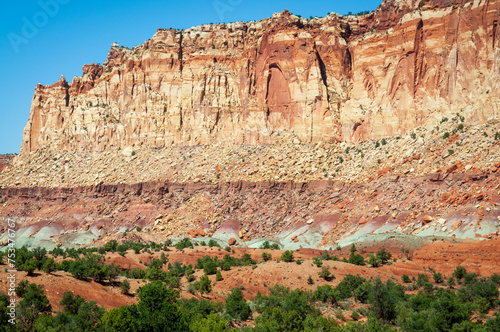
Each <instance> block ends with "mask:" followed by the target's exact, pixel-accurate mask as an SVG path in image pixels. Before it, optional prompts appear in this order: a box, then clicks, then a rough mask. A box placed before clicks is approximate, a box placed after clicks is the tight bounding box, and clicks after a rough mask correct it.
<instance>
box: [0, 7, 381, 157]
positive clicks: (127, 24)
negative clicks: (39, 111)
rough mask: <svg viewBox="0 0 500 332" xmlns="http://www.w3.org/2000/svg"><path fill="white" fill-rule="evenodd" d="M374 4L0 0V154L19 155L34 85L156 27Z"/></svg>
mask: <svg viewBox="0 0 500 332" xmlns="http://www.w3.org/2000/svg"><path fill="white" fill-rule="evenodd" d="M380 2H381V1H380V0H361V1H314V0H307V1H304V0H298V1H295V0H288V1H281V0H273V1H270V0H267V1H250V0H204V1H202V0H193V1H168V0H163V1H153V0H142V1H131V0H121V1H106V0H99V1H97V0H40V1H38V0H35V1H32V0H23V1H4V3H2V11H1V13H0V70H1V71H0V72H1V73H2V77H1V79H0V154H4V153H11V152H19V149H20V146H21V140H22V132H23V129H24V126H25V125H26V122H27V120H28V116H29V110H30V105H31V99H32V97H33V92H34V89H35V86H36V84H37V83H41V84H44V85H46V84H52V83H54V82H56V81H58V80H59V78H60V76H61V74H63V75H64V76H65V77H66V79H67V80H68V81H69V82H71V80H72V79H73V77H74V76H81V74H82V66H83V65H84V64H87V63H93V62H95V63H103V62H104V61H105V60H106V57H107V54H108V51H109V48H110V47H111V43H113V42H117V43H118V44H119V45H124V46H128V47H131V46H135V45H139V44H141V43H143V42H144V41H145V40H146V39H149V38H151V36H152V35H153V34H154V33H155V32H156V29H157V28H176V29H185V28H190V27H192V26H197V25H200V24H204V23H220V22H235V21H251V20H260V19H263V18H265V17H269V16H271V15H272V13H274V12H281V11H283V10H284V9H285V8H286V9H288V10H290V12H292V13H294V14H299V15H302V16H303V17H309V16H325V15H326V14H327V13H329V12H332V11H333V12H335V13H339V14H347V13H348V12H349V11H351V12H353V13H357V12H359V11H364V10H369V11H372V10H374V9H375V8H377V7H378V5H379V4H380Z"/></svg>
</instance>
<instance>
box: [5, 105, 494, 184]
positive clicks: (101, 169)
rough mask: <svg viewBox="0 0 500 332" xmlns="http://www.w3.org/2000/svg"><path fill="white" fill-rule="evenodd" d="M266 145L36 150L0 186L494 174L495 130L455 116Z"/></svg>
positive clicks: (276, 139) (284, 138)
mask: <svg viewBox="0 0 500 332" xmlns="http://www.w3.org/2000/svg"><path fill="white" fill-rule="evenodd" d="M272 141H273V144H269V145H257V146H254V145H233V144H224V143H216V144H212V145H206V146H195V147H169V148H164V149H149V148H138V149H131V148H126V149H123V150H120V149H115V150H107V151H104V152H100V153H95V152H94V153H69V152H64V151H59V152H53V151H50V150H38V152H32V153H31V154H25V155H21V156H17V157H16V158H15V160H14V161H13V167H10V168H9V169H7V170H5V171H4V172H2V173H1V174H0V187H4V188H5V187H37V186H38V187H79V186H93V185H97V184H99V183H105V184H123V183H125V184H134V183H142V182H155V181H166V182H179V183H198V182H199V183H207V184H210V183H212V184H214V183H226V182H237V181H246V182H272V181H277V182H310V181H315V180H335V181H342V182H346V183H353V182H362V181H367V180H372V179H376V178H378V177H380V176H398V175H409V176H410V177H421V176H425V175H426V174H429V173H443V174H447V173H455V172H491V173H495V172H497V171H498V169H499V168H500V123H499V122H498V121H493V120H492V121H489V122H488V123H486V124H483V125H476V126H470V125H469V120H468V119H466V118H465V117H464V115H462V113H461V112H458V113H457V114H455V115H453V116H452V117H450V118H446V117H443V118H442V119H441V120H440V123H439V124H438V125H437V126H429V127H427V128H426V127H419V128H416V129H415V130H414V131H413V132H412V133H411V134H406V135H401V136H395V137H392V138H389V137H387V138H382V139H378V140H367V141H363V142H358V143H322V142H321V143H317V144H304V143H300V141H298V140H297V139H296V138H294V137H290V136H289V135H286V134H283V133H282V134H279V133H278V134H276V135H274V136H273V137H272Z"/></svg>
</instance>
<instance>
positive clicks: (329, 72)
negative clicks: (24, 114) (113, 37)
mask: <svg viewBox="0 0 500 332" xmlns="http://www.w3.org/2000/svg"><path fill="white" fill-rule="evenodd" d="M499 9H500V1H499V0H492V1H464V2H461V1H453V0H451V1H442V0H441V1H440V0H432V1H410V0H401V1H398V0H387V1H384V2H383V3H382V4H381V6H380V7H379V8H378V9H377V10H376V11H375V12H373V13H370V14H367V15H364V16H340V15H337V14H330V15H328V16H326V17H324V18H315V19H312V20H307V19H304V18H300V17H297V16H295V15H292V14H290V13H289V12H288V11H284V12H282V13H280V14H274V15H273V16H272V17H271V18H268V19H264V20H262V21H259V22H249V23H242V22H239V23H231V24H217V25H203V26H199V27H194V28H191V29H187V30H183V31H177V30H170V29H159V30H158V31H157V33H156V34H155V35H154V36H153V37H152V38H151V39H150V40H148V41H146V42H145V43H144V44H142V45H139V46H136V47H133V48H132V49H128V48H125V47H119V46H118V45H116V44H113V46H112V47H111V50H110V51H109V54H108V59H107V61H106V62H105V63H104V64H103V65H102V66H101V65H98V64H91V65H85V66H84V67H83V76H82V77H75V78H74V79H73V81H72V83H69V84H68V83H67V82H66V80H65V79H64V77H61V80H60V81H59V82H57V83H55V84H53V85H51V86H42V85H38V86H37V87H36V90H35V95H34V97H33V101H32V106H31V111H30V117H29V121H28V124H27V126H26V128H25V130H24V135H23V143H22V147H21V153H22V154H26V153H29V152H32V151H35V150H37V149H39V148H49V149H63V150H68V151H79V152H92V151H103V150H106V149H109V148H113V149H118V148H119V147H120V148H125V147H128V146H146V147H150V148H162V147H166V146H173V145H199V144H208V143H214V142H217V141H224V142H232V143H236V144H262V143H268V142H269V137H270V136H271V135H272V134H276V133H280V132H287V133H290V134H292V135H294V137H296V138H297V139H299V140H301V141H303V142H318V141H327V142H335V141H357V140H360V139H361V140H365V139H368V138H376V137H382V136H391V135H395V134H397V133H403V132H407V131H409V130H410V129H412V128H414V127H416V126H421V125H427V124H429V125H434V124H435V123H436V122H437V121H439V120H440V119H441V118H442V117H443V115H444V114H448V113H454V112H456V111H458V110H460V109H463V110H464V112H465V114H466V116H467V119H469V120H470V121H471V122H475V123H481V122H485V121H487V120H489V119H491V118H495V117H498V115H499V114H498V113H499V105H500V102H499V91H500V90H499V73H500V69H499V65H500V63H499V60H500V48H499V42H498V35H499V32H500V31H499V27H498V20H499V15H500V14H499V13H500V10H499Z"/></svg>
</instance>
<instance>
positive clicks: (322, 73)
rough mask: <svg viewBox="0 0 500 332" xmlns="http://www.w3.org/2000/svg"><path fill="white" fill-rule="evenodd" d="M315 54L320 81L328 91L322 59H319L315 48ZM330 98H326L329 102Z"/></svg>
mask: <svg viewBox="0 0 500 332" xmlns="http://www.w3.org/2000/svg"><path fill="white" fill-rule="evenodd" d="M315 53H316V59H317V60H318V64H319V70H320V73H321V80H322V81H323V85H324V86H325V87H326V88H327V89H328V79H327V76H326V66H325V63H324V62H323V59H321V56H320V55H319V52H318V50H317V49H316V48H315ZM329 99H330V98H328V100H329Z"/></svg>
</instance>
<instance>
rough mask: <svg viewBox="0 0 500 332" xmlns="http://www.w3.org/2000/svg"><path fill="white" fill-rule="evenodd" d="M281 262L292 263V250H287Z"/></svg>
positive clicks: (282, 255)
mask: <svg viewBox="0 0 500 332" xmlns="http://www.w3.org/2000/svg"><path fill="white" fill-rule="evenodd" d="M281 260H282V261H284V262H288V263H289V262H292V261H293V252H292V251H290V250H286V251H285V252H283V254H281Z"/></svg>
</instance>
